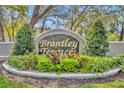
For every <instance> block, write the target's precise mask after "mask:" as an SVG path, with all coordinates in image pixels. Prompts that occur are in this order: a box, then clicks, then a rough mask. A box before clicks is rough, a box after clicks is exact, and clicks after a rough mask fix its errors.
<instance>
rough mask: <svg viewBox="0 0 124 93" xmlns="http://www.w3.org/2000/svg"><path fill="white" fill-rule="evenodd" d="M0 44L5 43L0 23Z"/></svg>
mask: <svg viewBox="0 0 124 93" xmlns="http://www.w3.org/2000/svg"><path fill="white" fill-rule="evenodd" d="M0 42H5V37H4V31H3V25H2V23H1V21H0Z"/></svg>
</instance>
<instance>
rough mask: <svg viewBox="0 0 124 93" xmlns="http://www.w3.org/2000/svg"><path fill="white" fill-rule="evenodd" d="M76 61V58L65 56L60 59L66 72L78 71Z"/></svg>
mask: <svg viewBox="0 0 124 93" xmlns="http://www.w3.org/2000/svg"><path fill="white" fill-rule="evenodd" d="M76 63H77V61H76V60H75V59H72V58H63V59H62V60H61V61H60V65H61V68H62V69H63V70H64V71H65V72H74V71H76Z"/></svg>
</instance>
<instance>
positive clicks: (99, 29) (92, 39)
mask: <svg viewBox="0 0 124 93" xmlns="http://www.w3.org/2000/svg"><path fill="white" fill-rule="evenodd" d="M86 40H87V46H86V52H87V54H88V55H91V56H105V55H106V52H107V51H108V42H107V35H106V31H105V29H104V27H103V23H102V21H101V20H97V21H96V22H95V23H94V24H93V26H92V27H91V28H90V30H89V31H88V33H87V35H86Z"/></svg>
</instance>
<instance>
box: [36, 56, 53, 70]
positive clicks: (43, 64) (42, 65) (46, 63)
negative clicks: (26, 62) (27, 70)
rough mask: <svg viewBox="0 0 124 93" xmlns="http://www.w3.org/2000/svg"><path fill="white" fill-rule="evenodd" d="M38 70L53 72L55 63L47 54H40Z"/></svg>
mask: <svg viewBox="0 0 124 93" xmlns="http://www.w3.org/2000/svg"><path fill="white" fill-rule="evenodd" d="M37 58H38V64H37V70H38V71H40V72H52V71H53V64H52V62H51V60H50V59H49V58H47V57H46V56H38V57H37Z"/></svg>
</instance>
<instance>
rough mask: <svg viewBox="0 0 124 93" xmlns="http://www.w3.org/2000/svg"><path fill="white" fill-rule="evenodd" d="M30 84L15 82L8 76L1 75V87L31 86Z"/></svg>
mask: <svg viewBox="0 0 124 93" xmlns="http://www.w3.org/2000/svg"><path fill="white" fill-rule="evenodd" d="M30 87H31V86H30V85H27V84H20V83H15V82H14V81H12V80H9V79H8V78H7V77H5V76H3V75H0V88H30Z"/></svg>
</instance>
